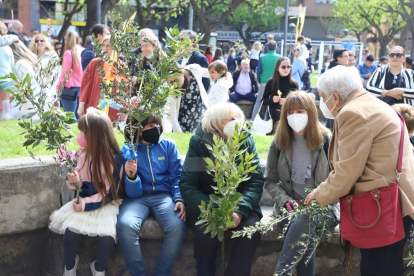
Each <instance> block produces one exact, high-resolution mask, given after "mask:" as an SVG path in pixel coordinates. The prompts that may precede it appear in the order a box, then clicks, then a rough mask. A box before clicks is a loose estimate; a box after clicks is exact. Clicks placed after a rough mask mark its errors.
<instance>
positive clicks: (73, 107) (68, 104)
mask: <svg viewBox="0 0 414 276" xmlns="http://www.w3.org/2000/svg"><path fill="white" fill-rule="evenodd" d="M72 88H76V90H78V93H77V95H76V99H75V100H73V101H69V100H64V99H60V101H61V102H62V107H63V110H65V111H72V112H73V114H74V115H75V119H79V118H80V117H79V115H78V107H79V94H80V87H72ZM85 112H86V110H85Z"/></svg>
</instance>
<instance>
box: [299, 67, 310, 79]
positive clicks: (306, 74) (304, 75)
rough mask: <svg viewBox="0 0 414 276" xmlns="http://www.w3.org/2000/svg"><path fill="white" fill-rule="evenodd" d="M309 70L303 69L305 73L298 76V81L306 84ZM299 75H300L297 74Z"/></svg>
mask: <svg viewBox="0 0 414 276" xmlns="http://www.w3.org/2000/svg"><path fill="white" fill-rule="evenodd" d="M309 71H310V70H309V69H308V68H305V72H303V75H302V76H300V80H301V81H302V82H308V81H309V77H310V72H309ZM299 75H300V74H299Z"/></svg>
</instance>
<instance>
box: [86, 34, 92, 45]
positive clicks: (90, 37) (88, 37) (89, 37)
mask: <svg viewBox="0 0 414 276" xmlns="http://www.w3.org/2000/svg"><path fill="white" fill-rule="evenodd" d="M85 43H86V44H89V43H92V36H91V35H88V36H87V37H86V38H85Z"/></svg>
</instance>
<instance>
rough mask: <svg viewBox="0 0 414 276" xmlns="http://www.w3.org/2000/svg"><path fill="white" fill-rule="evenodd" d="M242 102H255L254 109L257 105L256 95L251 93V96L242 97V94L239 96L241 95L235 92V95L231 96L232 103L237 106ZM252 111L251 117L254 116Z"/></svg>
mask: <svg viewBox="0 0 414 276" xmlns="http://www.w3.org/2000/svg"><path fill="white" fill-rule="evenodd" d="M241 100H246V101H249V102H253V107H254V104H255V103H256V95H255V93H253V92H251V93H249V94H246V95H242V94H239V93H237V92H235V93H233V94H231V95H230V101H231V102H232V103H235V104H237V102H238V101H241ZM253 107H252V110H253ZM252 110H251V111H250V117H251V115H252ZM253 119H254V118H253Z"/></svg>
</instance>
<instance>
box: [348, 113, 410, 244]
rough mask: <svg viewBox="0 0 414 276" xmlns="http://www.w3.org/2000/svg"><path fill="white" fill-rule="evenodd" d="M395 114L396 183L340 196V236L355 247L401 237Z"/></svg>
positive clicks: (402, 232) (402, 141)
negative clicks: (361, 192)
mask: <svg viewBox="0 0 414 276" xmlns="http://www.w3.org/2000/svg"><path fill="white" fill-rule="evenodd" d="M398 116H399V117H400V120H401V139H400V152H399V156H398V164H397V182H393V183H391V185H390V186H388V187H384V188H379V189H375V190H372V191H369V192H366V193H363V194H358V195H348V196H346V197H342V198H341V199H340V206H341V209H340V210H341V218H340V227H341V237H342V239H344V240H348V241H350V242H351V243H352V245H353V246H355V247H358V248H376V247H382V246H386V245H390V244H393V243H396V242H398V241H400V240H402V239H403V238H404V237H405V232H404V225H403V220H402V215H401V205H400V198H399V195H398V182H399V180H400V176H401V168H402V158H403V149H404V119H403V118H402V117H401V115H400V114H398Z"/></svg>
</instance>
